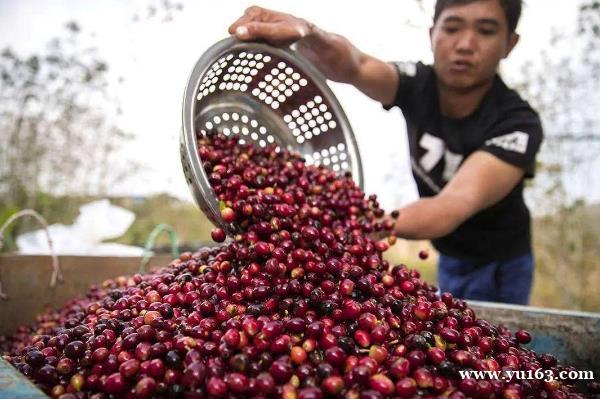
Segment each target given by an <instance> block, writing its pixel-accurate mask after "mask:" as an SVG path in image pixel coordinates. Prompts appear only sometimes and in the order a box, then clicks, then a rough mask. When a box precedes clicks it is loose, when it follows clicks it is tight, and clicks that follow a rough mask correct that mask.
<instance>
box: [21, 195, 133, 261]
mask: <svg viewBox="0 0 600 399" xmlns="http://www.w3.org/2000/svg"><path fill="white" fill-rule="evenodd" d="M134 220H135V214H134V213H133V212H131V211H129V210H127V209H123V208H121V207H118V206H115V205H112V204H111V203H110V201H109V200H107V199H103V200H98V201H94V202H90V203H89V204H86V205H83V206H82V207H81V208H79V216H78V217H77V219H75V222H74V223H73V224H72V225H70V226H65V225H63V224H53V225H51V226H49V227H48V230H49V232H50V237H51V238H52V242H53V244H54V250H55V252H56V254H58V255H80V256H142V254H143V252H144V249H143V248H141V247H136V246H132V245H123V244H116V243H102V241H104V240H110V239H114V238H117V237H120V236H122V235H123V234H125V232H126V231H127V229H128V228H129V226H131V224H132V223H133V221H134ZM17 248H18V249H19V253H21V254H26V255H46V254H49V253H50V248H49V247H48V242H47V239H46V236H45V233H44V231H43V230H36V231H32V232H30V233H26V234H22V235H20V236H18V237H17Z"/></svg>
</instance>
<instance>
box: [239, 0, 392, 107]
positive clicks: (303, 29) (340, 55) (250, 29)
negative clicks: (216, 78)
mask: <svg viewBox="0 0 600 399" xmlns="http://www.w3.org/2000/svg"><path fill="white" fill-rule="evenodd" d="M229 33H231V34H234V35H235V36H236V37H237V38H238V39H240V40H257V39H261V40H266V41H268V42H270V43H272V44H274V45H279V46H282V45H289V44H292V43H297V47H298V51H300V52H301V53H302V54H303V55H305V56H306V57H307V58H308V59H310V60H311V62H313V64H315V65H316V66H317V68H319V69H320V70H321V71H322V72H323V74H324V75H325V77H327V78H328V79H330V80H334V81H336V82H341V83H348V84H351V85H353V86H355V87H356V88H357V89H359V90H360V91H362V92H363V93H364V94H366V95H367V96H369V97H371V98H372V99H374V100H376V101H379V102H381V103H383V104H384V105H389V104H391V103H392V102H393V101H394V97H395V95H396V91H397V89H398V79H399V77H398V73H397V71H396V69H395V67H394V66H393V65H391V64H389V63H386V62H384V61H381V60H379V59H377V58H375V57H373V56H370V55H368V54H365V53H363V52H362V51H360V50H359V49H358V48H356V47H355V46H354V45H353V44H352V43H350V41H349V40H348V39H346V38H345V37H343V36H340V35H337V34H334V33H330V32H326V31H324V30H322V29H320V28H318V27H316V26H315V25H313V24H311V23H310V22H308V21H305V20H303V19H301V18H297V17H294V16H293V15H290V14H285V13H281V12H277V11H273V10H268V9H265V8H261V7H256V6H253V7H249V8H248V9H247V10H246V12H245V13H244V15H242V16H241V17H240V18H239V19H238V20H237V21H235V22H234V23H233V24H232V25H231V26H230V27H229Z"/></svg>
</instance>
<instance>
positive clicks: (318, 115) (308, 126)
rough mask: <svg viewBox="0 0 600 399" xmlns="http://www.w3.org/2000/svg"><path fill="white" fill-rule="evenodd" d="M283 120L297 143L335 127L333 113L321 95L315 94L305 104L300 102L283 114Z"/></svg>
mask: <svg viewBox="0 0 600 399" xmlns="http://www.w3.org/2000/svg"><path fill="white" fill-rule="evenodd" d="M283 121H284V122H285V123H287V125H288V127H289V128H290V130H292V134H293V135H294V136H296V141H297V142H298V143H299V144H302V143H304V142H305V141H306V140H311V139H312V138H313V137H315V136H318V135H320V134H321V133H323V132H326V131H328V130H329V129H335V128H336V127H337V123H336V122H335V121H334V120H333V115H332V114H331V112H329V110H328V108H327V105H325V104H324V103H323V98H322V97H321V96H315V97H314V98H313V99H312V100H309V101H307V102H306V104H301V105H300V106H299V107H298V108H297V109H294V110H292V112H290V113H289V114H286V115H284V116H283Z"/></svg>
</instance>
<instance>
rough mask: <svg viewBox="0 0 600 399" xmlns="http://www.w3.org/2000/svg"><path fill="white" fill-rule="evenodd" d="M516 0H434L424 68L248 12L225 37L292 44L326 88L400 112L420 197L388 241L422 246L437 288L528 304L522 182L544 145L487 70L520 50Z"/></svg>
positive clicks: (301, 23)
mask: <svg viewBox="0 0 600 399" xmlns="http://www.w3.org/2000/svg"><path fill="white" fill-rule="evenodd" d="M520 13H521V0H438V1H437V4H436V7H435V15H434V24H433V27H432V28H431V29H430V39H431V47H432V51H433V55H434V62H433V65H432V66H427V65H423V64H421V63H418V64H416V65H414V64H412V65H411V64H392V63H387V62H384V61H381V60H379V59H377V58H375V57H373V56H370V55H367V54H365V53H363V52H361V51H360V50H358V49H357V48H356V47H354V46H353V45H352V44H351V43H350V42H349V41H348V40H347V39H345V38H344V37H342V36H339V35H336V34H333V33H328V32H325V31H323V30H321V29H319V28H318V27H316V26H315V25H313V24H311V23H309V22H307V21H305V20H302V19H299V18H296V17H294V16H291V15H288V14H283V13H278V12H274V11H271V10H266V9H262V8H259V7H251V8H249V9H248V10H246V13H245V14H244V15H243V16H242V17H241V18H239V19H238V20H237V21H236V22H235V23H234V24H233V25H231V27H230V28H229V32H230V33H232V34H235V35H236V36H237V37H238V38H239V39H241V40H254V39H263V40H267V41H269V42H271V43H273V44H275V45H287V44H290V43H293V42H297V46H298V47H297V48H298V50H299V51H301V52H302V53H303V54H305V55H306V56H307V57H308V58H309V59H310V60H311V61H312V62H313V63H314V64H315V65H316V66H317V67H318V68H320V69H321V70H322V72H323V73H324V74H325V76H326V77H327V78H329V79H331V80H334V81H338V82H343V83H349V84H352V85H354V86H355V87H357V88H358V89H359V90H360V91H362V92H363V93H364V94H366V95H368V96H369V97H371V98H373V99H374V100H377V101H379V102H381V103H382V104H383V106H384V108H386V109H389V108H391V107H393V106H398V107H399V108H400V109H401V111H402V113H403V114H404V117H405V120H406V123H407V131H408V135H409V145H410V153H411V163H412V171H413V175H414V178H415V180H416V182H417V187H418V190H419V194H420V196H421V199H420V200H418V201H416V202H414V203H412V204H410V205H408V206H406V207H404V208H403V209H401V210H400V215H399V217H398V218H397V219H396V227H395V230H394V233H395V234H396V235H397V236H399V237H403V238H407V239H430V240H432V241H433V245H434V246H435V248H436V249H437V250H438V251H439V252H440V261H439V268H438V280H439V285H440V289H441V290H442V291H443V292H446V291H447V292H451V293H452V294H454V295H455V296H457V297H461V298H466V299H477V300H490V301H498V302H508V303H518V304H526V303H528V300H529V293H530V290H531V285H532V279H533V256H532V251H531V235H530V216H529V211H528V209H527V207H526V205H525V202H524V200H523V184H524V178H530V177H533V174H534V167H535V155H536V153H537V151H538V149H539V146H540V143H541V141H542V127H541V124H540V121H539V118H538V116H537V114H536V112H535V111H534V110H533V109H532V108H531V107H530V106H529V105H528V104H527V103H526V102H525V101H523V100H521V98H520V97H519V96H518V94H517V93H516V92H514V91H512V90H510V89H509V88H507V87H506V86H505V85H504V83H503V82H502V80H501V79H500V77H499V76H498V75H497V72H496V71H497V69H498V65H499V63H500V61H501V60H502V59H503V58H506V57H507V56H508V55H509V54H510V52H511V51H512V49H513V48H514V47H515V45H516V44H517V42H518V39H519V36H518V35H517V34H516V33H515V29H516V26H517V22H518V19H519V17H520Z"/></svg>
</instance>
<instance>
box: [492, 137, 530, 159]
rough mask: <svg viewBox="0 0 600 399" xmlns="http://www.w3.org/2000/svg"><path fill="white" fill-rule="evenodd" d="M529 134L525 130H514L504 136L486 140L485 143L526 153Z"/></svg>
mask: <svg viewBox="0 0 600 399" xmlns="http://www.w3.org/2000/svg"><path fill="white" fill-rule="evenodd" d="M528 142H529V135H528V134H527V133H524V132H513V133H509V134H505V135H504V136H499V137H494V138H492V139H489V140H488V141H486V142H485V145H492V146H496V147H500V148H503V149H505V150H507V151H513V152H518V153H520V154H525V153H526V152H527V143H528Z"/></svg>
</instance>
